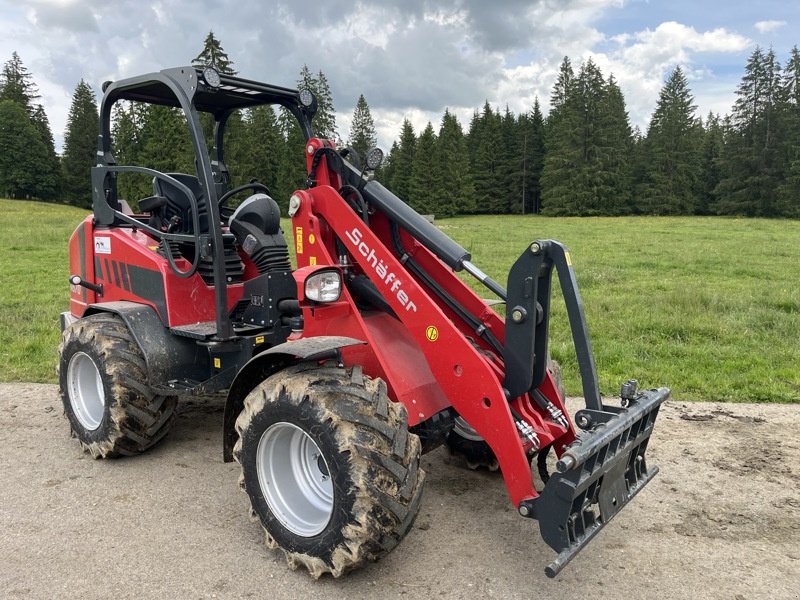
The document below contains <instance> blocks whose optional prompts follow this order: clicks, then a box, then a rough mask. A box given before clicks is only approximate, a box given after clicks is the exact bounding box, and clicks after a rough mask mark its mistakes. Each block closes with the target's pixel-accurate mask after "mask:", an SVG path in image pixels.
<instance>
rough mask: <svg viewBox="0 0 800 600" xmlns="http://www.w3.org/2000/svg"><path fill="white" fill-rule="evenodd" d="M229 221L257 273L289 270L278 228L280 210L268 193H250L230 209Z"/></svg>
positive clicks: (283, 240)
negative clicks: (233, 208) (234, 207)
mask: <svg viewBox="0 0 800 600" xmlns="http://www.w3.org/2000/svg"><path fill="white" fill-rule="evenodd" d="M229 223H230V228H231V231H232V232H233V234H234V235H235V236H236V241H237V242H238V244H239V246H240V247H241V248H242V250H244V251H245V252H246V253H247V254H248V255H249V256H250V258H251V259H252V260H253V262H254V263H255V264H256V267H257V269H258V272H259V273H266V272H268V271H269V272H271V271H276V270H277V271H290V270H291V265H290V263H289V248H288V247H287V245H286V238H285V237H284V236H283V231H281V211H280V208H279V207H278V203H277V202H275V200H273V199H272V198H271V197H270V196H268V195H267V194H253V195H252V196H250V197H249V198H247V199H246V200H245V201H244V202H242V203H241V204H240V205H239V207H238V208H237V209H236V210H235V211H234V213H233V214H232V215H231V218H230V221H229Z"/></svg>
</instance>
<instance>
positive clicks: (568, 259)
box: [564, 252, 572, 267]
mask: <svg viewBox="0 0 800 600" xmlns="http://www.w3.org/2000/svg"><path fill="white" fill-rule="evenodd" d="M564 258H566V259H567V264H568V265H569V266H570V267H571V266H572V256H570V254H569V252H564Z"/></svg>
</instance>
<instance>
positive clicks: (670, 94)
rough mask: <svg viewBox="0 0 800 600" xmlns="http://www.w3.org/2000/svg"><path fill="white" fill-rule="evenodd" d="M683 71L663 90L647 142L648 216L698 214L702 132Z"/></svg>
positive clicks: (645, 189) (645, 187) (645, 206)
mask: <svg viewBox="0 0 800 600" xmlns="http://www.w3.org/2000/svg"><path fill="white" fill-rule="evenodd" d="M696 108H697V107H696V106H695V105H694V98H693V97H692V94H691V91H690V90H689V84H688V81H687V80H686V76H685V75H684V74H683V70H682V69H681V68H680V67H676V68H675V69H674V70H673V71H672V73H671V74H670V76H669V77H668V78H667V81H666V83H665V84H664V86H663V87H662V88H661V93H660V94H659V98H658V102H657V105H656V109H655V112H654V113H653V117H652V119H651V120H650V127H649V128H648V130H647V138H646V140H645V153H646V165H647V166H646V169H645V173H644V185H643V186H642V188H641V191H640V194H639V195H640V198H641V207H642V210H643V211H644V212H646V213H648V214H656V215H670V214H693V213H694V212H695V210H696V192H697V186H698V178H699V176H700V172H699V164H700V163H699V159H700V149H701V144H702V128H701V127H700V124H699V122H698V119H697V117H696V115H695V111H696Z"/></svg>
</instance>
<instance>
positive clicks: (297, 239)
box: [294, 227, 303, 254]
mask: <svg viewBox="0 0 800 600" xmlns="http://www.w3.org/2000/svg"><path fill="white" fill-rule="evenodd" d="M294 246H295V248H296V249H297V253H298V254H302V253H303V228H302V227H295V228H294Z"/></svg>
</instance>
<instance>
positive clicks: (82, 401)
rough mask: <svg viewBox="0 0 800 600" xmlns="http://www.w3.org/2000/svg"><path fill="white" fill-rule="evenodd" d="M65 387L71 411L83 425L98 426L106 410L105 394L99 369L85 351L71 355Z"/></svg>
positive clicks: (88, 427)
mask: <svg viewBox="0 0 800 600" xmlns="http://www.w3.org/2000/svg"><path fill="white" fill-rule="evenodd" d="M67 387H68V393H69V403H70V405H71V406H72V412H73V413H74V414H75V416H76V417H77V419H78V421H79V422H80V424H81V425H83V427H85V428H86V429H88V430H89V431H94V430H95V429H97V428H98V427H100V422H101V421H102V420H103V414H104V413H105V410H106V395H105V391H104V390H103V380H102V379H101V377H100V370H99V369H98V368H97V365H96V364H95V363H94V361H93V360H92V357H91V356H89V355H88V354H86V353H85V352H76V353H75V354H73V355H72V358H71V359H70V361H69V367H68V368H67Z"/></svg>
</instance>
